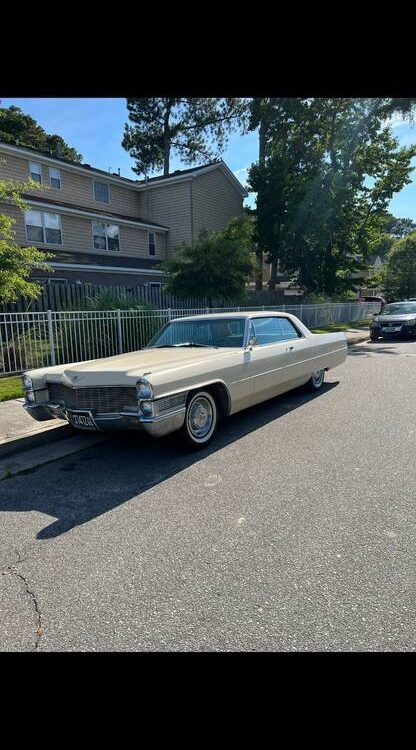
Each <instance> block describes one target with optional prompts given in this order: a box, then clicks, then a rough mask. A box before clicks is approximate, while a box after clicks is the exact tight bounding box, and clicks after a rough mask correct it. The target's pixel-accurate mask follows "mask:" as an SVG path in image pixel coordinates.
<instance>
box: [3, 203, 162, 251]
mask: <svg viewBox="0 0 416 750" xmlns="http://www.w3.org/2000/svg"><path fill="white" fill-rule="evenodd" d="M1 210H2V212H3V213H5V214H7V215H9V216H12V217H13V218H14V219H15V220H16V226H15V231H16V241H17V242H18V243H19V244H21V245H28V244H30V243H29V242H28V240H27V238H26V231H25V223H24V217H23V214H22V213H21V212H20V211H19V210H18V209H17V208H16V207H14V206H7V205H6V204H4V203H2V204H1ZM33 210H39V209H37V207H35V206H33ZM41 210H46V209H41ZM50 212H51V213H58V214H59V215H60V217H61V230H62V245H49V244H43V243H39V245H38V246H39V247H41V248H42V249H45V250H47V249H50V250H51V252H53V251H56V252H58V250H59V249H62V250H71V251H73V252H75V251H76V252H88V253H94V256H97V263H99V259H100V256H102V255H105V256H112V257H114V258H115V259H116V258H117V257H120V256H124V257H131V258H153V259H154V260H164V259H165V258H166V234H163V233H161V232H155V234H156V255H154V256H149V249H148V231H147V229H143V228H141V227H139V228H137V229H136V227H132V226H129V225H123V224H121V223H119V222H117V221H116V220H114V224H117V226H118V228H119V239H120V250H119V251H116V252H107V251H105V252H104V251H99V250H94V248H93V239H92V219H86V218H81V217H77V216H74V215H73V214H71V215H70V214H64V213H63V212H60V211H53V208H52V207H51V209H50Z"/></svg>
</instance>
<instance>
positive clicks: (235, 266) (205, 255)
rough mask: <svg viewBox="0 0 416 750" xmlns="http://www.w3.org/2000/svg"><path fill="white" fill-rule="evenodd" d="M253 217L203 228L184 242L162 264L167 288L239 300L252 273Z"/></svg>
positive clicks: (191, 294) (178, 292)
mask: <svg viewBox="0 0 416 750" xmlns="http://www.w3.org/2000/svg"><path fill="white" fill-rule="evenodd" d="M252 232H253V220H252V217H250V216H243V217H239V218H237V219H232V220H231V221H230V223H229V224H228V226H227V227H226V228H225V229H223V230H221V231H216V232H208V231H206V230H203V231H202V232H201V233H200V235H199V238H198V240H197V242H196V243H195V244H194V245H193V246H191V245H185V244H183V245H182V246H181V247H180V248H179V252H178V255H177V257H176V258H174V259H173V260H171V261H168V262H166V263H165V264H164V270H165V271H166V272H167V273H168V275H169V279H168V284H167V290H168V292H170V293H171V294H175V295H177V296H178V297H182V298H186V297H205V298H207V299H208V300H209V304H210V306H212V301H213V300H235V301H237V300H242V299H244V297H245V284H246V281H248V279H249V278H250V276H251V275H252V273H253V250H254V247H253V239H252Z"/></svg>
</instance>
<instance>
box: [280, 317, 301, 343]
mask: <svg viewBox="0 0 416 750" xmlns="http://www.w3.org/2000/svg"><path fill="white" fill-rule="evenodd" d="M278 321H279V323H280V329H281V331H282V341H289V340H290V339H300V338H301V336H300V333H298V331H297V330H296V328H295V326H294V325H293V323H292V321H291V320H289V318H278Z"/></svg>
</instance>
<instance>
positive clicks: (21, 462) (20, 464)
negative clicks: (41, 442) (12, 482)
mask: <svg viewBox="0 0 416 750" xmlns="http://www.w3.org/2000/svg"><path fill="white" fill-rule="evenodd" d="M108 439H109V438H108V436H107V435H102V434H101V435H99V434H90V435H87V434H84V435H79V436H75V437H71V438H69V439H68V440H58V441H57V443H56V444H53V445H51V447H50V449H49V451H48V452H47V453H46V452H45V451H44V450H43V446H41V447H40V448H39V447H37V448H32V450H30V451H25V453H23V454H17V455H15V456H9V457H8V458H5V459H4V458H2V460H1V461H0V481H2V480H5V479H9V478H10V477H14V476H15V475H16V474H21V473H22V472H25V471H31V470H32V469H37V468H38V466H43V465H44V464H49V463H52V462H53V461H58V460H59V459H60V458H65V457H66V456H70V455H71V454H73V453H78V452H79V451H82V450H84V449H85V448H91V447H92V446H93V445H96V444H97V443H102V442H105V441H106V440H108Z"/></svg>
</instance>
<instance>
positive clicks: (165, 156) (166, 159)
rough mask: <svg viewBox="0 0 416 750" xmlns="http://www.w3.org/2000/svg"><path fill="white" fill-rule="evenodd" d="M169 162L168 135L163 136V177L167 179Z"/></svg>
mask: <svg viewBox="0 0 416 750" xmlns="http://www.w3.org/2000/svg"><path fill="white" fill-rule="evenodd" d="M169 161H170V140H169V133H165V135H164V154H163V176H164V177H167V176H168V174H169Z"/></svg>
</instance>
